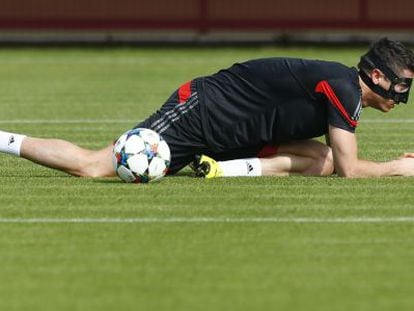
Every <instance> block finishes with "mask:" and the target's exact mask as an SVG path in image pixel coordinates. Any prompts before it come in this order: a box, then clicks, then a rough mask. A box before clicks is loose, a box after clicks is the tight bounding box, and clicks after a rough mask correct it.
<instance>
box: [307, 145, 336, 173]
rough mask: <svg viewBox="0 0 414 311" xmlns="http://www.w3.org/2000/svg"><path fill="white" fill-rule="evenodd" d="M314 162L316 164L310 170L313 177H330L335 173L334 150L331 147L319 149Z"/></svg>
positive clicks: (324, 146)
mask: <svg viewBox="0 0 414 311" xmlns="http://www.w3.org/2000/svg"><path fill="white" fill-rule="evenodd" d="M314 162H315V164H314V165H313V166H312V167H310V168H309V169H310V173H311V175H317V176H329V175H332V173H333V172H334V161H333V155H332V149H331V148H330V147H329V146H326V145H323V146H321V147H320V148H318V151H317V153H316V156H315V157H314Z"/></svg>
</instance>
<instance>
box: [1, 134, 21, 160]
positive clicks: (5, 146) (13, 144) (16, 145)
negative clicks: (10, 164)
mask: <svg viewBox="0 0 414 311" xmlns="http://www.w3.org/2000/svg"><path fill="white" fill-rule="evenodd" d="M25 137H26V135H21V134H15V133H8V132H3V131H0V152H4V153H8V154H11V155H15V156H18V157H19V156H20V149H21V147H22V143H23V139H24V138H25Z"/></svg>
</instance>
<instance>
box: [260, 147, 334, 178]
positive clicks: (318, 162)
mask: <svg viewBox="0 0 414 311" xmlns="http://www.w3.org/2000/svg"><path fill="white" fill-rule="evenodd" d="M260 162H261V165H262V175H263V176H288V175H304V176H329V175H331V174H332V173H333V172H334V166H333V158H332V150H331V148H330V147H328V146H327V145H325V144H323V143H320V142H318V141H316V140H305V141H295V142H291V143H289V144H284V145H281V146H279V148H278V153H277V154H276V155H274V156H270V157H266V158H260Z"/></svg>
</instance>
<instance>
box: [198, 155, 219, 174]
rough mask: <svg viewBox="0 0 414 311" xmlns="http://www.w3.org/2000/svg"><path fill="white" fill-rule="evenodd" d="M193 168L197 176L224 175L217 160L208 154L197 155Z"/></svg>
mask: <svg viewBox="0 0 414 311" xmlns="http://www.w3.org/2000/svg"><path fill="white" fill-rule="evenodd" d="M191 168H192V169H193V170H194V172H195V174H196V176H197V177H203V178H216V177H222V176H223V171H222V170H221V168H220V165H219V164H218V163H217V161H216V160H214V159H212V158H210V157H208V156H206V155H201V156H200V155H197V156H196V157H195V159H194V162H193V163H192V164H191Z"/></svg>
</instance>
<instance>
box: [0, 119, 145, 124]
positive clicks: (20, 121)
mask: <svg viewBox="0 0 414 311" xmlns="http://www.w3.org/2000/svg"><path fill="white" fill-rule="evenodd" d="M141 121H142V120H110V119H103V120H94V119H79V120H75V119H73V120H41V119H39V120H23V119H22V120H0V124H97V123H138V122H141Z"/></svg>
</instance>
